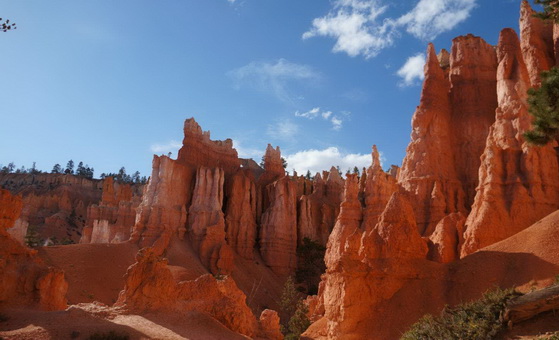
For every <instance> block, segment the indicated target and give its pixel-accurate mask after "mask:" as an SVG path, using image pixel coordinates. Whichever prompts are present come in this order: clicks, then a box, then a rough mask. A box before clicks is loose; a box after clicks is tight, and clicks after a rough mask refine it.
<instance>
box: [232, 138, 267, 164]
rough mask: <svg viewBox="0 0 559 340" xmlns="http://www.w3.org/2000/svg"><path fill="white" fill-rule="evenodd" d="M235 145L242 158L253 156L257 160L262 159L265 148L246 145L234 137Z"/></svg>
mask: <svg viewBox="0 0 559 340" xmlns="http://www.w3.org/2000/svg"><path fill="white" fill-rule="evenodd" d="M233 147H234V148H235V149H236V150H237V154H238V155H239V157H241V158H252V159H255V160H260V157H261V156H262V155H263V154H264V149H262V150H258V149H256V148H252V147H246V146H245V145H244V143H242V142H241V141H240V140H238V139H233Z"/></svg>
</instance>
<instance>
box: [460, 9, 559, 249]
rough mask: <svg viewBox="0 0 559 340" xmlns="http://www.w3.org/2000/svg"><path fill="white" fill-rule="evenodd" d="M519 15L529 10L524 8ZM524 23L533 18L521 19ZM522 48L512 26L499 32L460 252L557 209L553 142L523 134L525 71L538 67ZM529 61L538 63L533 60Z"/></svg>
mask: <svg viewBox="0 0 559 340" xmlns="http://www.w3.org/2000/svg"><path fill="white" fill-rule="evenodd" d="M523 8H524V5H523ZM523 14H524V15H528V14H529V13H527V11H525V10H523ZM528 20H529V21H528ZM526 21H528V22H530V21H532V20H531V19H526V20H525V21H521V23H522V22H526ZM522 31H523V32H527V31H528V32H530V30H529V29H523V30H522ZM522 38H523V39H528V38H527V37H524V36H523V37H522ZM524 51H530V49H525V50H522V49H521V46H520V42H519V39H518V36H517V35H516V33H515V32H514V31H513V30H511V29H505V30H503V31H502V32H501V35H500V37H499V46H498V56H499V69H498V76H497V77H498V83H497V93H498V95H499V108H498V109H497V111H496V117H497V120H496V122H495V124H494V125H493V126H492V127H491V130H490V134H489V137H488V138H487V146H486V148H485V152H484V154H483V156H482V164H481V167H480V172H479V177H480V185H479V188H478V194H477V196H476V200H475V203H474V205H473V207H472V212H471V214H470V215H469V216H468V220H467V221H466V233H465V243H464V246H463V247H462V256H465V255H467V254H469V253H472V252H474V251H476V250H477V249H480V248H483V247H485V246H488V245H491V244H493V243H495V242H498V241H500V240H503V239H505V238H507V237H509V236H512V235H513V234H515V233H517V232H519V231H521V230H523V229H524V228H526V227H528V226H529V225H531V224H532V223H534V222H535V221H537V220H539V219H540V218H542V217H544V216H546V215H547V214H549V213H551V212H552V211H554V210H556V209H557V208H558V207H559V178H558V177H557V173H558V171H559V167H558V164H557V157H556V155H555V150H554V149H553V146H551V145H548V146H545V147H532V146H530V145H528V144H526V142H525V141H524V139H523V137H522V133H523V132H524V131H526V130H528V129H529V128H530V122H531V117H530V115H529V114H528V110H527V106H526V96H527V95H526V91H527V89H528V88H529V86H530V79H529V75H530V74H535V73H539V71H540V70H537V72H536V71H535V70H532V71H529V70H528V68H527V65H526V63H525V62H524V60H525V58H524V57H525V55H524V54H523V52H524ZM531 57H533V55H531ZM531 64H532V65H541V64H542V63H539V62H537V61H535V60H532V61H531Z"/></svg>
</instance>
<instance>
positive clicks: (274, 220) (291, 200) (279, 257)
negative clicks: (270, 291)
mask: <svg viewBox="0 0 559 340" xmlns="http://www.w3.org/2000/svg"><path fill="white" fill-rule="evenodd" d="M266 189H267V193H268V197H270V207H269V208H268V209H267V210H266V211H265V212H264V213H263V214H262V225H261V227H260V235H259V236H260V253H261V255H262V258H263V259H264V262H265V263H266V265H268V266H269V267H270V268H271V269H272V270H273V271H274V272H275V273H277V274H279V275H291V274H293V272H294V270H295V268H296V266H297V257H296V249H297V196H296V194H297V186H296V184H295V182H294V181H293V180H291V179H290V178H289V177H283V178H281V179H279V180H277V181H275V182H273V183H271V184H269V185H268V186H267V187H266Z"/></svg>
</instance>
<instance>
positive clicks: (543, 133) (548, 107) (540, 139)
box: [524, 0, 559, 145]
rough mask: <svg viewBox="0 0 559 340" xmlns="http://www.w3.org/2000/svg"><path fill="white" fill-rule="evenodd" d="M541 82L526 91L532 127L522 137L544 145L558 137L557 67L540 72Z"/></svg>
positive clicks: (558, 100) (558, 76)
mask: <svg viewBox="0 0 559 340" xmlns="http://www.w3.org/2000/svg"><path fill="white" fill-rule="evenodd" d="M558 1H559V0H558ZM541 76H542V84H541V86H540V88H538V89H534V88H532V89H530V90H529V91H528V104H529V108H528V110H529V112H530V114H531V115H532V116H533V117H534V120H533V122H532V125H533V129H532V130H530V131H527V132H525V133H524V138H526V141H528V142H529V143H531V144H534V145H545V144H547V143H549V142H551V141H553V140H556V139H558V138H559V68H556V67H554V68H552V69H551V70H549V71H544V72H542V75H541Z"/></svg>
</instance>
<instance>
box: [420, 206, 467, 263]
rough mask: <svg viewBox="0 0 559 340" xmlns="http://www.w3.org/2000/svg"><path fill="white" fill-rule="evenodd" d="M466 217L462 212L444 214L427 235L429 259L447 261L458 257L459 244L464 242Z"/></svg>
mask: <svg viewBox="0 0 559 340" xmlns="http://www.w3.org/2000/svg"><path fill="white" fill-rule="evenodd" d="M465 223H466V217H465V216H464V215H463V214H462V213H459V212H458V213H452V214H450V215H448V216H445V217H444V218H443V219H442V220H440V222H439V223H438V224H437V226H436V227H435V231H434V232H433V234H431V236H429V255H428V258H429V259H430V260H431V261H437V262H441V263H449V262H452V261H455V260H458V259H459V258H460V252H459V249H460V246H461V245H462V243H464V237H463V233H464V229H465V226H464V225H465Z"/></svg>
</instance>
